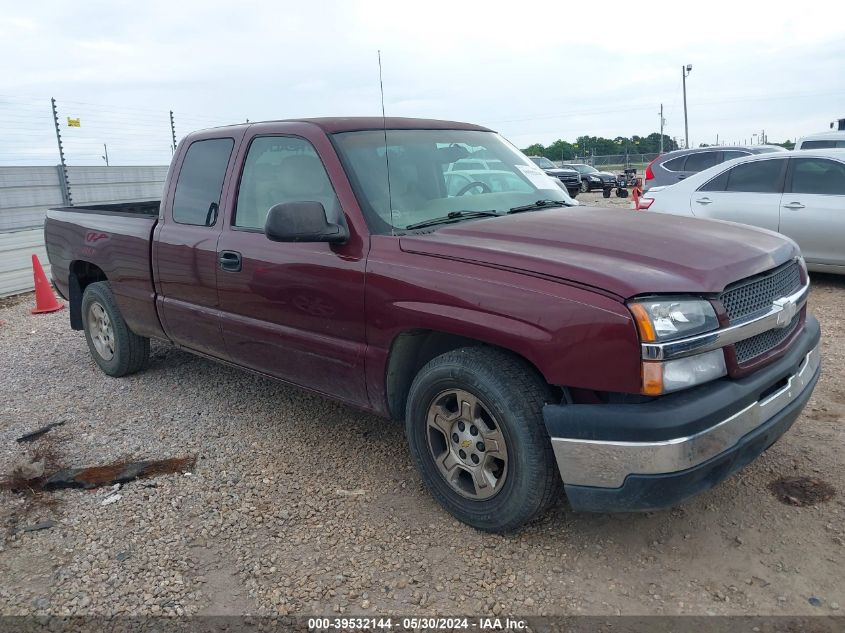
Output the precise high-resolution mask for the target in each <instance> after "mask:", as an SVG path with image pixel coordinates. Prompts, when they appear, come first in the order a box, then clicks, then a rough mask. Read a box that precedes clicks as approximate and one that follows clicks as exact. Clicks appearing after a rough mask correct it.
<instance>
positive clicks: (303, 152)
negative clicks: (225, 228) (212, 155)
mask: <svg viewBox="0 0 845 633" xmlns="http://www.w3.org/2000/svg"><path fill="white" fill-rule="evenodd" d="M306 201H307V202H319V203H320V204H322V205H323V208H324V209H325V210H326V217H327V218H328V220H329V221H330V222H336V221H337V220H338V218H339V216H340V204H339V203H338V200H337V196H336V195H335V192H334V189H333V188H332V185H331V182H330V181H329V176H328V174H327V173H326V168H325V167H324V166H323V163H322V161H321V160H320V158H319V157H318V156H317V152H316V150H315V149H314V147H313V146H312V145H311V143H309V142H308V141H306V140H305V139H302V138H296V137H291V136H262V137H258V138H256V139H255V140H254V141H253V142H252V145H251V146H250V148H249V153H248V154H247V157H246V161H245V162H244V169H243V175H242V176H241V184H240V187H239V188H238V203H237V207H236V209H235V218H234V221H233V225H234V226H237V227H241V228H249V229H263V228H264V222H265V220H266V219H267V212H268V211H269V210H270V207H273V206H275V205H277V204H281V203H284V202H306Z"/></svg>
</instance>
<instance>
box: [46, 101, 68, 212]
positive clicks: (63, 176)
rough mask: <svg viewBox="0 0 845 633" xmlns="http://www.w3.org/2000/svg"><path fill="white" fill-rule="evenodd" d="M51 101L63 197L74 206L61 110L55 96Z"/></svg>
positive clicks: (65, 201) (66, 203)
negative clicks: (61, 122)
mask: <svg viewBox="0 0 845 633" xmlns="http://www.w3.org/2000/svg"><path fill="white" fill-rule="evenodd" d="M50 103H51V105H52V106H53V123H54V124H55V126H56V142H57V143H58V145H59V160H60V161H61V165H56V167H57V168H58V170H59V184H60V185H61V187H62V198H63V199H64V203H65V205H67V206H69V207H72V206H73V197H72V196H71V194H70V178H69V177H68V173H67V163H66V162H65V150H64V147H62V133H61V128H60V127H59V111H58V110H57V109H56V100H55V99H54V98H51V99H50Z"/></svg>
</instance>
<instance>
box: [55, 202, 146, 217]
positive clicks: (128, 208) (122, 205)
mask: <svg viewBox="0 0 845 633" xmlns="http://www.w3.org/2000/svg"><path fill="white" fill-rule="evenodd" d="M160 206H161V201H160V200H142V201H137V202H117V203H114V204H89V205H84V206H74V207H57V208H55V209H52V211H66V212H75V213H97V214H100V215H129V216H135V215H148V216H155V217H158V209H159V207H160Z"/></svg>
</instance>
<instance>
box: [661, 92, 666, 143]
mask: <svg viewBox="0 0 845 633" xmlns="http://www.w3.org/2000/svg"><path fill="white" fill-rule="evenodd" d="M664 123H666V119H664V118H663V104H662V103H661V104H660V153H661V154H662V153H663V124H664Z"/></svg>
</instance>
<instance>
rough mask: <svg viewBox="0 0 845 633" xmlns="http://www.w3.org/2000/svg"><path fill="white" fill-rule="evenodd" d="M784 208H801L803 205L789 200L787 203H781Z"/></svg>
mask: <svg viewBox="0 0 845 633" xmlns="http://www.w3.org/2000/svg"><path fill="white" fill-rule="evenodd" d="M783 208H784V209H803V208H804V205H803V204H801V203H800V202H790V203H789V204H785V205H783Z"/></svg>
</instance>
